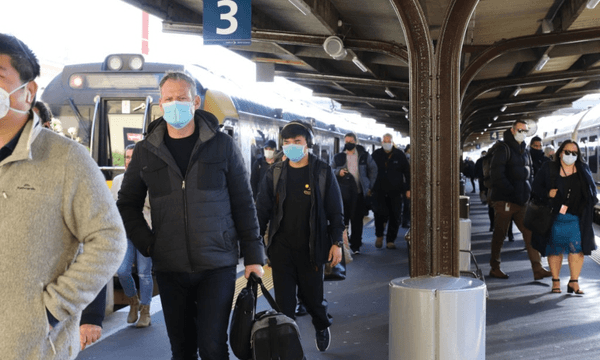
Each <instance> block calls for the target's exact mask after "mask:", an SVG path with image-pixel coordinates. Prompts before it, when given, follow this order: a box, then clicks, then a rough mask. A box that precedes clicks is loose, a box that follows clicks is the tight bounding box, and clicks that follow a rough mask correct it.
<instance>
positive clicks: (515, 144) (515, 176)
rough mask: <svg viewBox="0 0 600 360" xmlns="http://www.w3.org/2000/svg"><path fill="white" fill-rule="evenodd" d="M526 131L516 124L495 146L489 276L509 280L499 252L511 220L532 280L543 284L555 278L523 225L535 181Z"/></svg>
mask: <svg viewBox="0 0 600 360" xmlns="http://www.w3.org/2000/svg"><path fill="white" fill-rule="evenodd" d="M527 131H528V130H527V123H526V122H524V121H522V120H517V121H515V123H514V124H513V126H512V127H511V128H510V129H507V130H506V131H505V132H504V141H503V142H498V143H499V144H497V145H495V147H496V148H495V149H494V151H493V157H492V161H491V167H490V174H491V189H492V193H491V201H492V202H493V207H494V212H495V217H494V233H493V235H492V256H491V258H490V265H491V267H492V269H491V271H490V276H491V277H495V278H499V279H508V275H507V274H506V273H504V272H503V271H502V270H500V252H501V250H502V244H503V242H504V238H505V237H506V232H507V231H508V227H509V226H510V222H511V218H512V219H513V220H514V222H515V224H516V225H517V227H518V228H519V230H520V231H521V233H522V234H523V240H524V241H525V247H526V249H527V255H528V256H529V260H530V261H531V268H532V270H533V278H534V279H535V280H540V279H543V278H545V277H549V276H551V275H552V274H551V273H550V271H548V270H546V269H544V268H543V267H542V263H541V257H540V253H539V252H537V251H536V250H535V249H533V248H532V247H531V231H530V230H529V229H527V228H526V227H525V226H524V225H523V219H524V217H525V208H526V206H525V204H526V203H527V201H528V200H529V195H530V193H531V185H530V184H531V180H532V169H531V157H530V156H529V153H528V152H527V150H526V145H525V142H524V140H525V137H526V136H527ZM490 152H491V149H490Z"/></svg>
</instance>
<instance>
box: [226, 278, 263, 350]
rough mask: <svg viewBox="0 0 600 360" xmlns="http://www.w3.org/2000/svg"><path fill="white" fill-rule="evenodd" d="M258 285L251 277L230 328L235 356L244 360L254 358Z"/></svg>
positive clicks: (239, 298) (240, 298)
mask: <svg viewBox="0 0 600 360" xmlns="http://www.w3.org/2000/svg"><path fill="white" fill-rule="evenodd" d="M257 291H258V284H257V282H256V281H255V280H254V278H253V277H252V276H251V277H250V278H249V279H248V283H247V284H246V287H245V288H243V289H242V290H241V291H240V293H239V295H238V297H237V300H236V301H235V308H234V309H233V315H232V316H231V325H230V327H229V343H230V345H231V350H232V351H233V354H234V355H235V356H236V357H237V358H238V359H242V360H247V359H251V358H252V348H251V343H250V335H251V333H252V325H253V324H254V316H255V312H256V298H257Z"/></svg>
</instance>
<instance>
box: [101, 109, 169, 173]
mask: <svg viewBox="0 0 600 360" xmlns="http://www.w3.org/2000/svg"><path fill="white" fill-rule="evenodd" d="M147 107H148V108H149V109H148V110H147ZM161 114H162V112H161V111H160V107H159V105H158V104H152V103H151V100H148V99H144V98H131V99H123V98H118V99H104V100H103V106H102V112H101V113H100V114H99V115H98V118H99V119H106V121H100V122H98V121H97V122H98V123H99V126H98V136H97V137H96V138H97V139H100V140H99V141H98V151H99V154H98V165H100V168H101V169H102V170H105V171H110V172H112V176H113V177H114V175H117V174H118V173H119V172H121V171H123V170H124V166H125V157H124V155H125V148H126V147H127V146H128V145H131V144H135V143H137V142H138V141H140V140H142V139H143V137H144V132H145V131H144V130H143V129H144V125H145V126H148V124H149V123H150V121H152V120H155V119H157V118H158V117H160V116H161ZM146 118H147V120H146V121H145V120H144V119H146ZM103 158H105V159H104V160H103Z"/></svg>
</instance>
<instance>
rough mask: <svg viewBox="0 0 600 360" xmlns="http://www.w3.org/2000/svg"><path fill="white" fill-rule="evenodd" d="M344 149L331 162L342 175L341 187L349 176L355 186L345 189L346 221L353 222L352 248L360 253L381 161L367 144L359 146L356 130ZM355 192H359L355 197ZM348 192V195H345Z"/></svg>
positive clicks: (340, 179)
mask: <svg viewBox="0 0 600 360" xmlns="http://www.w3.org/2000/svg"><path fill="white" fill-rule="evenodd" d="M344 142H345V145H344V151H342V152H341V153H339V154H336V155H335V156H334V157H333V161H332V162H331V167H332V168H333V172H334V173H335V175H337V176H338V182H339V183H340V188H341V189H342V190H344V188H345V187H342V185H343V184H345V180H344V179H345V178H350V179H351V180H350V181H349V183H350V186H352V187H353V188H349V189H347V191H343V192H342V198H343V200H344V224H345V225H346V226H348V220H349V221H350V222H351V223H352V228H351V230H352V231H351V233H350V249H351V250H352V252H353V253H354V254H358V253H359V250H360V247H361V246H362V232H363V218H364V216H365V210H366V203H365V199H366V197H368V196H370V195H371V190H372V189H373V186H374V185H375V180H377V164H375V161H374V160H373V158H371V155H370V154H369V153H368V152H367V151H366V150H365V148H364V147H362V146H360V145H357V138H356V135H355V134H354V133H348V134H346V136H345V137H344ZM352 190H354V191H352ZM353 193H356V195H355V196H353ZM344 195H346V196H344Z"/></svg>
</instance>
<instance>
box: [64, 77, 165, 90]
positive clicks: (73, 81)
mask: <svg viewBox="0 0 600 360" xmlns="http://www.w3.org/2000/svg"><path fill="white" fill-rule="evenodd" d="M162 75H163V74H131V73H127V74H109V73H105V74H73V75H71V77H70V78H69V86H70V87H72V88H74V89H81V88H88V89H151V90H156V89H157V88H158V85H159V81H160V79H159V78H160V77H161V76H162Z"/></svg>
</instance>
